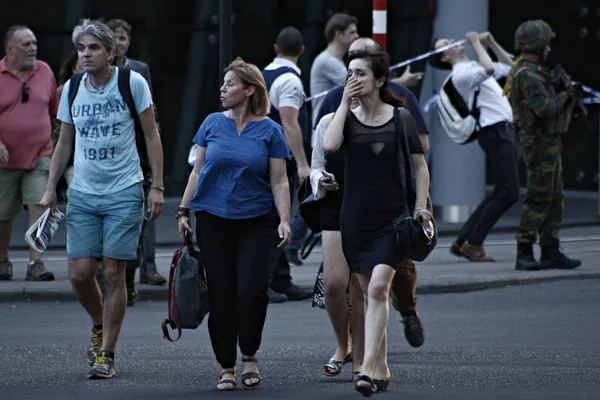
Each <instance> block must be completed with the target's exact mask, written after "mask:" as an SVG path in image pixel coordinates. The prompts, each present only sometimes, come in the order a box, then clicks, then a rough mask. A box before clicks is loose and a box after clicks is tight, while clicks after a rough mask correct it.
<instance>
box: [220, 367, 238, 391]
mask: <svg viewBox="0 0 600 400" xmlns="http://www.w3.org/2000/svg"><path fill="white" fill-rule="evenodd" d="M225 375H233V379H223V377H224V376H225ZM219 386H221V387H219ZM235 388H236V383H235V370H233V369H227V370H225V371H223V372H221V376H220V377H219V382H218V383H217V390H219V391H221V392H229V391H231V390H235Z"/></svg>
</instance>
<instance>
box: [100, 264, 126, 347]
mask: <svg viewBox="0 0 600 400" xmlns="http://www.w3.org/2000/svg"><path fill="white" fill-rule="evenodd" d="M102 265H103V268H104V286H105V288H106V297H105V300H104V324H103V327H102V328H103V332H104V334H103V336H102V350H109V351H112V352H113V353H114V351H115V347H116V345H117V338H118V337H119V332H120V331H121V325H122V324H123V319H124V318H125V310H126V308H127V290H126V288H125V266H126V262H125V261H122V260H115V259H113V258H108V257H104V259H103V262H102Z"/></svg>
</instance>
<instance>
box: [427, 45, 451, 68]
mask: <svg viewBox="0 0 600 400" xmlns="http://www.w3.org/2000/svg"><path fill="white" fill-rule="evenodd" d="M438 40H440V38H433V40H432V41H431V45H430V46H429V50H430V51H433V50H435V44H436V43H437V42H438ZM443 56H444V52H443V51H442V52H441V53H437V54H434V55H432V56H431V57H429V58H428V59H427V62H429V65H431V66H432V67H433V68H437V69H445V70H449V69H452V65H451V64H450V63H449V62H446V61H442V57H443Z"/></svg>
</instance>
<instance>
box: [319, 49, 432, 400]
mask: <svg viewBox="0 0 600 400" xmlns="http://www.w3.org/2000/svg"><path fill="white" fill-rule="evenodd" d="M389 68H390V61H389V56H388V55H387V54H385V53H367V52H364V53H355V54H353V55H352V56H351V57H350V58H349V64H348V82H347V84H346V88H345V89H344V96H343V99H342V102H341V104H340V106H339V107H338V109H337V111H336V113H335V116H334V117H333V120H332V121H331V123H330V125H329V127H328V128H327V130H326V132H325V135H324V138H323V148H324V149H325V151H327V152H334V151H337V150H338V149H339V148H340V146H342V145H344V146H345V151H346V158H345V172H346V175H345V190H344V200H343V203H342V210H341V216H340V230H341V234H342V249H343V251H344V255H345V257H346V260H347V261H348V265H349V267H350V270H351V271H352V272H354V273H357V274H358V278H359V282H360V286H361V289H362V291H363V295H364V297H365V298H366V299H367V300H366V308H365V354H364V360H363V364H362V367H361V371H360V375H359V376H358V377H357V380H356V383H355V389H356V390H357V391H358V392H360V393H361V394H363V395H364V396H370V395H371V394H372V393H374V392H376V391H385V390H386V389H387V385H388V383H389V381H390V372H389V369H388V367H387V339H386V336H387V335H386V325H387V320H388V314H389V308H388V307H389V305H388V304H389V295H390V288H391V284H392V280H393V277H394V273H395V268H396V267H397V266H398V265H399V264H400V262H401V261H402V260H403V259H405V257H404V255H403V254H401V250H400V249H399V248H398V246H397V243H396V232H395V231H394V228H393V221H394V220H395V219H396V218H398V217H399V216H400V215H402V213H403V211H404V204H405V202H404V201H403V199H404V198H405V189H404V186H403V185H402V177H401V171H400V170H399V168H398V165H399V160H398V140H400V137H399V135H398V134H397V132H398V131H402V128H401V127H396V124H395V118H394V115H395V112H396V108H397V107H400V106H404V107H406V103H405V102H404V101H402V100H400V99H398V98H397V97H395V96H394V95H393V94H392V92H391V91H390V89H389V88H388V83H389V74H390V71H389ZM353 98H357V99H358V100H359V101H360V105H359V106H358V107H357V108H356V109H354V110H353V111H349V108H350V104H351V103H352V99H353ZM406 126H407V128H408V132H403V134H405V135H407V137H408V141H409V143H410V149H407V151H408V152H409V153H411V154H412V161H413V163H414V166H415V172H416V185H417V187H416V188H415V192H416V204H415V212H414V218H415V219H416V220H421V221H423V222H428V221H429V220H430V219H431V217H432V216H431V214H430V213H429V211H427V210H426V208H425V207H426V201H427V195H428V192H429V173H428V171H427V164H426V163H425V158H424V156H423V147H422V145H421V141H420V138H419V135H418V132H417V128H416V124H415V121H414V119H413V118H412V117H411V116H410V114H409V113H406ZM373 199H377V201H375V202H374V201H373Z"/></svg>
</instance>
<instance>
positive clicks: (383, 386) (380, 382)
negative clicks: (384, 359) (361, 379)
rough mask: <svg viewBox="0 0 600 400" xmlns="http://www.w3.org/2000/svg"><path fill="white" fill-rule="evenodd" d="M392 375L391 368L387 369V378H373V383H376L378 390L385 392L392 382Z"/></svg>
mask: <svg viewBox="0 0 600 400" xmlns="http://www.w3.org/2000/svg"><path fill="white" fill-rule="evenodd" d="M391 378H392V375H391V374H390V370H389V369H388V370H387V373H386V377H385V379H373V383H374V384H375V388H376V392H377V393H381V392H385V391H386V390H387V388H388V385H389V384H390V379H391Z"/></svg>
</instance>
